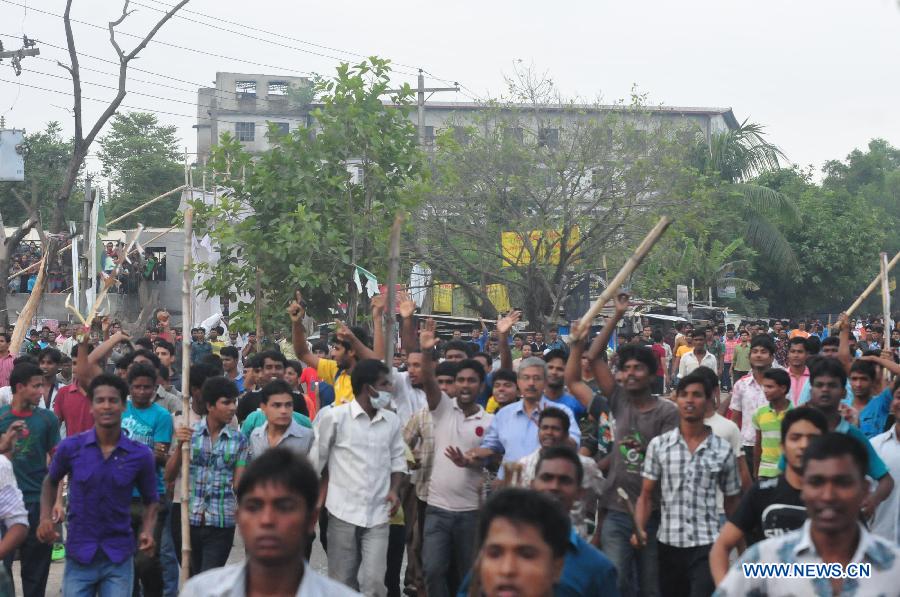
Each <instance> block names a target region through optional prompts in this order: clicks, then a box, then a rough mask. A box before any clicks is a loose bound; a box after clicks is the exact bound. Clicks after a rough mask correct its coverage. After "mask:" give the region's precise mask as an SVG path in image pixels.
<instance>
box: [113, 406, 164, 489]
mask: <svg viewBox="0 0 900 597" xmlns="http://www.w3.org/2000/svg"><path fill="white" fill-rule="evenodd" d="M122 430H123V431H124V432H125V435H126V437H128V439H130V440H132V441H135V442H137V443H139V444H143V445H145V446H147V447H148V448H150V450H151V451H153V445H154V444H171V443H172V431H173V428H172V415H170V414H169V411H167V410H166V409H165V408H163V407H162V406H160V405H158V404H150V406H148V407H147V408H136V407H135V406H134V404H132V402H131V399H129V400H128V406H127V407H126V409H125V414H123V415H122ZM156 485H157V491H159V494H160V495H163V494H164V493H165V492H166V487H165V483H163V470H162V467H161V466H158V467H156ZM139 495H140V494H138V493H137V490H135V493H134V496H135V497H138V496H139Z"/></svg>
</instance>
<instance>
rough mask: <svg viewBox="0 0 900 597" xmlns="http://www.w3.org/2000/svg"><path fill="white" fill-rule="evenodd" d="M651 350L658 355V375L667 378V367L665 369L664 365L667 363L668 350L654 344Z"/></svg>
mask: <svg viewBox="0 0 900 597" xmlns="http://www.w3.org/2000/svg"><path fill="white" fill-rule="evenodd" d="M650 350H652V351H653V354H655V355H656V362H657V363H658V365H657V367H656V374H657V375H658V376H660V377H665V375H666V369H665V367H663V363H665V362H666V349H665V348H663V347H662V346H661V345H659V344H655V343H654V344H653V346H651V347H650Z"/></svg>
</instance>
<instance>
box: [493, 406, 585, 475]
mask: <svg viewBox="0 0 900 597" xmlns="http://www.w3.org/2000/svg"><path fill="white" fill-rule="evenodd" d="M548 406H553V407H555V408H558V409H560V410H562V411H563V412H564V413H566V414H567V415H569V437H570V438H572V440H573V441H574V442H575V443H576V445H580V443H581V430H580V429H579V427H578V421H576V420H575V415H573V414H572V411H571V410H570V409H569V407H567V406H566V405H565V404H560V403H558V402H554V401H553V400H549V399H548V398H547V397H546V396H542V397H541V400H540V402H538V408H537V409H536V410H535V411H534V412H533V413H531V414H530V415H529V414H527V413H526V412H525V409H524V407H525V400H519V401H517V402H514V403H512V404H509V405H507V406H506V407H504V408H501V409H500V410H499V411H497V413H496V414H495V415H494V420H493V421H491V426H490V427H488V431H487V433H486V434H485V435H484V440H483V441H482V442H481V447H482V448H488V449H490V450H492V451H494V452H497V453H498V454H503V461H504V462H516V461H518V460H521V459H522V458H524V457H525V456H528V455H529V454H531V453H532V452H534V451H535V450H537V449H538V448H539V447H540V442H538V434H537V432H538V417H539V416H540V414H541V411H542V410H544V409H545V408H547V407H548ZM500 470H501V473H502V472H503V469H500Z"/></svg>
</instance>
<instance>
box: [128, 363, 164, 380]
mask: <svg viewBox="0 0 900 597" xmlns="http://www.w3.org/2000/svg"><path fill="white" fill-rule="evenodd" d="M158 372H159V370H158V369H154V368H153V367H151V366H150V365H148V364H147V363H135V364H134V365H133V366H132V367H131V368H130V369H129V370H128V383H129V384H133V383H134V380H136V379H137V378H139V377H149V378H150V379H152V380H153V383H156V376H157V375H158Z"/></svg>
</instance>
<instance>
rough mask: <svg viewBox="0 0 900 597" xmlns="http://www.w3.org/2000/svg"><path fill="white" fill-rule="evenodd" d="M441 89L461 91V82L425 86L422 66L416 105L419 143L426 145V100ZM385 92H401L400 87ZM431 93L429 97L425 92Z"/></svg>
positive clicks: (417, 87)
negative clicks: (451, 85)
mask: <svg viewBox="0 0 900 597" xmlns="http://www.w3.org/2000/svg"><path fill="white" fill-rule="evenodd" d="M440 91H456V92H458V91H459V83H454V84H453V87H425V73H424V71H423V70H422V69H421V68H420V69H419V78H418V85H417V86H416V107H417V109H418V129H419V145H420V146H422V147H424V146H425V102H426V101H427V100H428V99H430V98H431V96H432V95H434V94H435V93H438V92H440ZM385 93H395V94H396V93H400V89H389V90H387V91H385ZM426 93H428V94H430V95H429V96H428V97H427V98H426V97H425V94H426Z"/></svg>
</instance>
